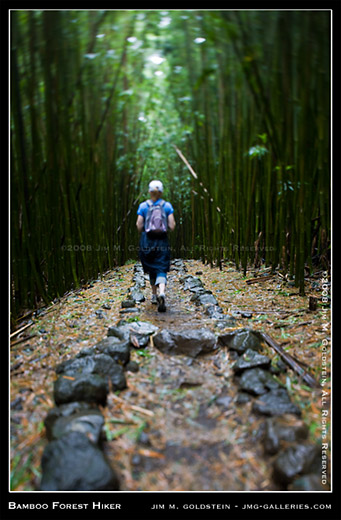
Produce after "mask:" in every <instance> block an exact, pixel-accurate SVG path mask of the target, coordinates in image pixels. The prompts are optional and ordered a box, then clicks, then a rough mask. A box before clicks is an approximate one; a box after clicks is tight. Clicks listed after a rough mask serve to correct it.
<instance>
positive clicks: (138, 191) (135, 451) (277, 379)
mask: <svg viewBox="0 0 341 520" xmlns="http://www.w3.org/2000/svg"><path fill="white" fill-rule="evenodd" d="M331 14H332V13H331V11H330V10H328V9H326V10H323V9H322V10H313V9H310V10H309V9H307V10H290V9H286V10H275V9H274V10H257V9H254V10H243V9H240V10H209V9H205V10H200V9H198V10H178V9H177V10H171V9H170V10H156V9H155V10H137V9H136V10H130V9H127V10H96V9H92V10H83V9H77V10H76V9H65V10H50V9H46V10H44V9H42V10H36V9H23V10H9V31H10V43H9V45H10V116H9V129H10V139H9V142H10V146H9V156H10V174H9V205H10V238H9V246H10V260H9V270H10V274H9V293H10V296H9V299H10V320H9V321H10V329H11V330H10V374H11V375H10V392H11V398H10V400H11V432H10V440H11V457H10V459H11V461H10V464H11V465H10V489H11V490H12V491H63V490H64V491H65V490H66V491H84V490H85V491H130V492H136V491H139V492H141V491H173V492H176V491H201V492H205V491H286V492H287V493H289V492H291V491H330V490H331V486H332V475H331V434H330V432H331V417H330V402H331V344H330V341H331V338H330V335H331V331H330V314H331V309H330V307H331V289H330V287H331V279H330V275H331V158H330V152H331V75H332V70H331V56H332V48H331V29H332V27H331V26H332V17H331ZM152 181H153V182H152ZM155 194H156V195H155ZM154 196H155V198H153V197H154ZM150 197H151V200H149V199H150ZM160 201H161V202H160ZM165 201H166V202H165ZM158 212H159V213H158ZM157 215H161V217H160V222H161V224H160V226H162V225H164V226H165V227H164V228H162V230H163V231H159V230H158V229H156V228H155V227H153V226H156V225H157V224H155V223H156V222H158V221H157ZM154 217H155V218H154ZM148 226H149V227H148ZM150 229H152V230H154V234H153V232H150V231H149V230H150ZM160 230H161V227H160ZM164 230H166V231H164ZM167 230H168V231H167ZM146 244H149V245H148V247H147V246H146ZM160 244H166V247H165V248H163V247H161V246H160ZM147 250H148V251H147ZM150 251H152V253H151V252H150ZM160 251H161V253H160ZM159 254H160V255H161V256H157V255H159ZM153 255H154V256H153ZM148 262H149V263H148ZM158 262H159V264H158ZM85 460H86V461H87V463H86V464H87V465H86V464H85ZM293 461H295V462H293ZM314 496H315V501H316V500H318V499H317V498H316V494H315V495H314ZM319 496H320V495H319ZM121 497H122V495H121V494H119V495H118V498H117V497H116V498H115V500H116V502H117V501H118V502H120V501H121V500H126V498H127V496H126V498H124V497H122V498H121ZM23 500H25V499H23ZM42 500H45V498H44V499H42ZM74 500H76V501H82V500H83V501H84V499H82V498H79V499H78V498H75V499H74ZM103 500H106V498H104V499H103ZM108 500H109V501H110V499H108ZM111 500H112V499H111ZM153 500H154V501H155V498H154V499H153ZM162 500H163V499H162ZM162 500H161V502H162ZM167 500H168V499H167ZM170 500H171V501H172V500H173V503H175V502H174V500H175V499H174V498H172V497H170ZM179 500H181V498H179ZM186 500H187V502H186ZM186 500H185V502H186V503H187V505H188V498H187V499H186ZM219 500H220V499H219ZM228 500H230V498H229V499H228ZM250 500H251V499H250ZM221 502H224V504H227V502H226V499H225V498H224V500H221ZM122 503H123V502H122ZM153 503H154V502H153ZM165 503H166V502H165ZM231 503H232V502H231ZM60 504H61V506H62V503H60ZM61 506H60V507H61ZM178 506H179V507H180V508H182V507H184V506H183V505H182V502H181V504H180V502H179V504H178ZM56 507H57V506H56ZM89 507H90V506H89ZM127 507H128V505H127ZM129 507H131V508H133V507H134V506H133V504H130V506H129ZM136 507H137V505H136ZM151 507H152V506H150V505H149V509H150V508H151ZM236 507H237V506H236ZM149 509H148V508H147V509H146V511H147V510H149ZM126 510H128V509H126ZM64 513H65V514H67V512H63V514H64ZM73 513H74V512H73ZM76 513H77V512H76ZM76 513H75V514H76ZM264 513H265V511H264ZM76 516H77V514H76ZM265 517H266V516H264V518H265ZM240 518H241V517H240ZM269 518H270V516H269ZM272 518H273V517H272ZM316 518H317V517H316Z"/></svg>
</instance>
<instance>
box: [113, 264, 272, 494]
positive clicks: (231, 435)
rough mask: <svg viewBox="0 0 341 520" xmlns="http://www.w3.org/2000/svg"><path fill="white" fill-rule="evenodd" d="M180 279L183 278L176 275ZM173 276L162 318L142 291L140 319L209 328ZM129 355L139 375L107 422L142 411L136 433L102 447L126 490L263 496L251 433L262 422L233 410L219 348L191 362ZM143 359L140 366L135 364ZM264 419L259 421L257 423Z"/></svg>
mask: <svg viewBox="0 0 341 520" xmlns="http://www.w3.org/2000/svg"><path fill="white" fill-rule="evenodd" d="M182 274H184V273H182ZM179 279H181V271H180V276H179V272H178V271H171V272H170V274H169V279H168V288H167V289H168V290H167V304H168V307H167V312H166V313H159V312H158V311H157V308H156V306H155V305H152V304H151V302H150V296H151V290H150V287H149V284H148V283H147V285H146V288H145V289H144V294H145V297H146V301H145V302H143V303H142V304H141V313H140V314H139V319H140V320H142V321H149V322H151V323H153V324H154V325H157V326H158V327H160V329H161V330H163V329H170V330H184V329H190V328H191V329H193V328H199V327H209V328H211V329H212V330H214V324H215V321H214V320H212V319H210V318H209V317H208V316H207V315H205V314H204V312H203V309H202V307H197V306H196V305H195V304H193V303H192V302H191V301H190V297H191V293H189V292H188V291H187V292H186V291H184V289H183V284H182V283H181V282H180V281H179ZM144 355H145V356H146V357H143V356H141V355H139V354H135V358H136V359H138V360H139V364H140V370H139V372H138V373H137V374H134V375H133V376H132V377H129V383H128V389H127V390H124V391H123V392H121V393H120V396H119V397H120V399H124V404H122V402H121V401H117V399H116V398H110V397H109V403H108V409H107V412H106V413H107V415H106V418H107V419H108V420H110V417H112V418H116V419H117V418H118V419H119V418H121V419H122V418H123V419H122V420H124V417H126V418H128V419H129V416H130V415H131V414H130V412H129V408H127V404H129V405H133V406H134V405H135V406H139V407H142V408H144V409H145V410H147V412H151V414H150V415H148V414H146V415H144V414H143V413H141V414H140V415H139V418H137V417H135V418H134V420H136V421H137V422H139V421H140V423H141V424H140V428H139V430H138V435H136V436H135V435H132V431H131V430H129V429H127V431H126V432H125V433H123V434H122V435H119V437H118V438H115V439H114V440H113V441H112V442H110V443H108V445H107V454H108V456H109V458H110V459H111V460H112V461H113V464H114V465H116V466H117V463H118V464H119V468H118V469H119V470H121V472H122V474H123V477H124V481H123V482H122V489H126V490H150V491H152V490H158V491H168V490H173V491H177V490H188V491H198V490H212V491H224V490H230V491H238V490H270V489H276V488H274V487H273V483H272V482H271V475H270V468H269V467H267V465H266V464H264V463H263V462H261V461H262V459H263V455H262V447H261V445H260V442H259V440H258V441H257V432H258V430H259V426H260V423H261V422H262V420H260V419H257V418H256V417H255V416H252V415H250V413H249V406H248V405H247V404H242V403H241V404H240V405H238V404H236V399H237V393H238V387H237V385H236V384H234V383H233V381H232V376H233V373H232V370H231V366H232V364H233V362H234V359H231V357H230V354H229V353H228V351H227V349H225V348H221V349H218V350H217V351H216V352H214V353H213V354H210V355H205V356H200V357H198V358H197V359H193V358H189V357H187V356H185V355H179V356H168V355H165V354H162V353H161V352H160V351H159V350H158V349H157V348H155V347H152V346H148V348H147V349H146V351H145V353H144ZM141 358H142V360H141ZM263 420H264V419H263Z"/></svg>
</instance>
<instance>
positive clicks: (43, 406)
mask: <svg viewBox="0 0 341 520" xmlns="http://www.w3.org/2000/svg"><path fill="white" fill-rule="evenodd" d="M183 264H184V266H186V268H187V270H188V273H189V274H191V275H194V276H195V275H196V273H197V272H198V271H202V275H198V276H199V278H201V280H202V282H203V283H204V285H205V288H206V289H209V290H212V291H213V293H214V295H215V296H216V298H217V300H218V303H219V305H220V306H221V308H222V309H223V311H224V313H225V314H226V315H227V314H232V315H233V314H234V313H235V312H237V311H239V312H242V313H244V315H243V317H242V314H239V315H238V314H237V315H236V322H235V324H234V325H231V326H232V327H234V328H235V329H238V328H243V327H253V328H254V329H256V330H257V329H258V330H267V331H269V332H270V333H271V335H273V337H274V338H275V339H276V340H277V341H279V342H280V343H281V344H282V346H285V347H286V349H288V351H289V352H290V353H291V354H294V355H296V356H298V358H300V359H301V360H302V361H304V362H305V363H306V364H307V365H309V367H310V370H311V373H312V375H314V376H315V378H318V377H319V367H320V357H319V345H320V342H321V333H322V332H323V334H324V336H323V337H326V338H327V337H328V335H326V333H325V328H324V327H325V325H324V324H325V320H326V313H325V312H322V311H317V312H315V313H310V312H309V310H308V299H309V295H313V296H315V297H320V295H321V288H320V283H319V278H318V277H312V279H311V282H310V286H309V285H308V294H307V297H305V298H299V297H298V295H297V290H296V289H294V288H292V286H290V289H289V285H288V284H287V282H286V281H285V280H284V281H282V279H280V278H278V279H276V278H275V279H273V280H268V281H266V283H264V282H263V283H261V284H258V285H247V284H246V281H245V278H244V277H243V276H242V274H241V273H239V272H237V271H236V270H235V269H234V268H233V267H232V266H224V269H223V271H219V270H218V269H211V268H210V267H209V266H206V265H202V264H201V263H200V262H199V261H194V260H186V261H184V262H183ZM134 273H135V266H134V264H131V265H127V266H123V267H120V268H117V269H115V270H114V271H110V272H108V273H106V275H105V276H104V277H103V278H102V279H101V280H97V281H94V282H92V283H90V284H89V285H88V286H87V287H84V288H82V289H79V290H77V291H71V292H70V293H69V294H68V295H65V297H63V298H62V299H61V300H60V301H59V302H56V303H55V304H54V305H53V306H52V307H50V308H47V309H45V310H44V311H43V312H42V313H41V315H38V316H35V317H34V319H33V320H32V323H30V318H28V320H27V326H28V328H25V330H24V331H23V332H22V333H20V334H18V335H17V336H16V337H15V342H14V345H13V346H12V348H11V446H12V485H11V489H12V490H19V491H22V490H25V491H26V490H30V491H33V490H36V489H38V488H39V481H40V478H41V467H40V463H41V457H42V452H43V450H44V448H45V446H46V434H45V429H44V420H45V418H46V415H47V413H48V412H49V411H50V410H51V408H53V407H54V406H55V404H54V397H53V383H54V381H55V379H56V373H55V368H56V366H57V365H58V364H59V363H60V362H61V361H64V360H66V359H71V358H73V357H74V356H75V355H77V354H78V353H79V352H80V350H82V349H83V348H84V347H92V346H94V345H95V344H96V343H97V342H99V341H101V340H102V339H103V338H105V337H106V335H107V332H108V327H110V326H113V325H116V324H117V322H118V320H119V319H122V318H123V319H125V320H130V321H131V320H135V319H138V320H140V321H148V322H151V323H153V324H154V325H156V326H158V327H159V329H160V330H164V329H171V330H184V329H187V328H190V329H195V328H202V327H207V328H209V329H211V330H212V331H214V332H216V333H217V334H221V333H222V332H224V331H223V330H222V329H220V328H218V327H217V320H215V319H211V318H210V317H208V316H207V314H205V312H204V311H205V309H204V307H203V306H202V305H200V306H197V305H196V304H195V303H194V302H193V301H191V297H192V293H191V292H190V291H185V290H184V285H183V283H182V282H181V277H182V276H183V274H184V272H183V269H182V268H180V269H179V268H178V267H176V266H175V265H174V263H173V265H172V270H171V271H170V273H169V277H168V287H167V312H166V313H159V312H158V311H157V307H156V306H155V305H152V303H151V301H150V298H151V289H150V286H149V282H148V280H147V279H146V284H145V287H144V288H142V292H143V293H144V296H145V298H146V300H145V301H144V302H142V303H140V304H137V306H138V307H139V309H140V312H139V313H137V314H135V313H131V314H130V313H128V314H120V311H121V302H122V301H123V300H124V299H126V298H127V290H128V288H129V287H130V288H131V287H132V285H133V283H134V282H133V278H134ZM254 274H255V273H254V272H253V271H251V272H250V273H249V275H248V276H251V277H252V276H254ZM250 310H251V311H252V313H251V314H250V312H249V311H250ZM20 326H21V327H22V326H25V327H26V325H25V322H22V323H21V325H20ZM226 330H230V329H226ZM265 351H266V354H267V355H269V357H272V358H273V357H276V356H275V355H274V352H273V351H272V352H271V351H269V349H265ZM277 358H278V356H277ZM131 360H132V361H135V362H137V364H138V366H139V370H138V372H131V371H129V372H126V379H127V388H126V389H125V390H123V391H120V392H119V391H117V392H110V393H109V395H108V400H107V406H105V407H101V412H102V414H103V416H104V418H105V434H106V439H107V440H106V442H105V444H104V447H103V449H104V451H105V453H106V455H107V457H108V458H109V460H110V462H111V464H112V466H113V468H114V469H115V471H116V472H117V473H118V476H119V478H120V488H121V490H122V491H134V490H147V491H210V490H211V491H247V490H251V491H269V490H277V489H278V488H276V486H275V484H274V482H273V480H272V471H273V458H271V457H269V456H267V457H265V456H264V452H263V446H262V442H261V439H260V437H261V426H262V424H264V421H265V417H264V416H263V417H259V416H256V415H254V414H253V413H252V411H251V408H252V400H253V399H252V397H251V396H249V398H247V396H246V395H245V394H243V395H242V394H241V393H240V391H239V390H240V389H239V387H238V384H237V381H236V379H235V378H234V375H233V371H232V365H233V363H234V362H235V357H234V355H233V352H232V351H230V350H229V349H228V348H227V347H221V348H219V349H217V350H215V351H213V352H212V353H211V354H208V355H205V356H198V357H197V358H195V359H193V358H190V357H187V356H185V355H178V356H169V355H166V354H163V353H162V352H161V351H160V350H158V349H157V348H155V347H154V346H153V338H152V339H151V343H150V344H149V345H148V346H147V347H146V348H139V349H134V348H133V349H131ZM279 377H280V379H281V383H282V385H284V386H285V385H286V386H287V388H288V390H289V391H290V397H291V399H292V400H293V401H294V402H295V404H296V405H299V406H300V407H301V410H302V419H303V420H304V422H305V423H306V424H307V425H308V426H309V430H310V437H309V438H310V439H311V440H312V441H313V442H316V441H319V439H320V429H319V428H320V426H319V425H320V415H321V392H320V391H319V390H315V389H309V388H307V387H305V386H304V385H302V382H301V381H299V379H298V378H297V377H295V375H294V374H293V373H292V372H290V371H289V373H284V374H281V375H280V376H279Z"/></svg>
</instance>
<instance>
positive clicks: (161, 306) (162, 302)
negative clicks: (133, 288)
mask: <svg viewBox="0 0 341 520" xmlns="http://www.w3.org/2000/svg"><path fill="white" fill-rule="evenodd" d="M157 302H158V304H159V306H158V308H157V310H158V311H159V312H165V311H166V298H165V295H164V294H160V296H158V297H157Z"/></svg>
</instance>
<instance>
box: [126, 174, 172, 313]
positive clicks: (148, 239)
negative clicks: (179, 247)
mask: <svg viewBox="0 0 341 520" xmlns="http://www.w3.org/2000/svg"><path fill="white" fill-rule="evenodd" d="M162 193H163V184H162V182H161V181H151V182H150V183H149V194H150V199H149V200H146V201H145V202H142V203H141V204H140V205H139V209H138V210H137V215H138V217H137V221H136V226H137V229H138V231H139V232H141V238H140V245H139V257H140V260H141V262H142V266H143V270H144V272H145V273H148V274H149V280H150V284H151V286H152V303H155V304H156V303H158V311H159V312H165V310H166V296H165V290H166V283H167V273H168V271H169V266H170V246H169V241H168V236H167V232H168V230H170V231H173V230H174V229H175V219H174V209H173V206H172V205H171V203H170V202H166V201H165V200H163V199H162V198H161V197H162ZM157 288H159V291H158V292H157Z"/></svg>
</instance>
